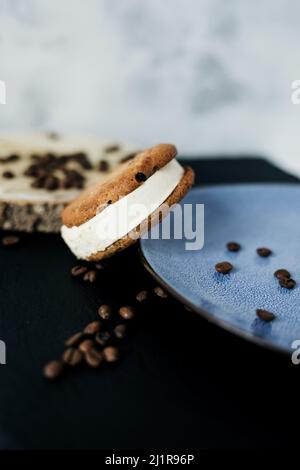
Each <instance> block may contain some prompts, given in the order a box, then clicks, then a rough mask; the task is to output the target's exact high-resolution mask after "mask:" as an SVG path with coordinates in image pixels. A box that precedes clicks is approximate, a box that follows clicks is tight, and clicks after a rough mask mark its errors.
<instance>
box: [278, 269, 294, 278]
mask: <svg viewBox="0 0 300 470" xmlns="http://www.w3.org/2000/svg"><path fill="white" fill-rule="evenodd" d="M274 276H275V277H277V279H290V277H291V274H290V273H289V271H288V270H287V269H277V271H275V273H274Z"/></svg>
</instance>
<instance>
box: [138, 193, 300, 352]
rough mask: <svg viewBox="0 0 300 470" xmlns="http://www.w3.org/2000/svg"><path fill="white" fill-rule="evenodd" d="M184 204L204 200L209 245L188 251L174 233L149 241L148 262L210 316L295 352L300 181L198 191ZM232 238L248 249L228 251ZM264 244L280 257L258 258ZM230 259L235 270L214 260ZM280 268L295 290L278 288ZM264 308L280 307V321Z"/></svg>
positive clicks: (145, 245)
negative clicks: (225, 270) (219, 268)
mask: <svg viewBox="0 0 300 470" xmlns="http://www.w3.org/2000/svg"><path fill="white" fill-rule="evenodd" d="M184 202H185V203H190V204H193V205H195V204H197V203H202V204H204V205H205V243H204V247H203V249H202V250H200V251H187V250H185V242H186V240H184V239H183V240H175V239H174V238H173V237H171V239H170V240H162V239H158V240H157V239H153V238H148V239H143V240H142V241H141V247H142V253H143V256H144V259H145V261H146V265H147V267H148V268H149V269H150V270H151V271H152V272H153V273H154V274H155V275H156V276H157V278H158V279H159V280H160V281H161V283H162V284H164V285H165V287H167V288H168V289H169V290H171V291H172V292H173V293H174V294H175V295H177V296H178V297H179V298H180V299H181V300H182V301H184V302H185V303H186V304H187V305H190V306H191V307H192V308H193V309H194V310H196V311H197V312H199V313H201V314H203V315H205V316H206V317H207V318H208V319H209V320H211V321H213V322H215V323H217V324H219V325H221V326H222V327H224V328H226V329H228V330H230V331H232V332H235V333H237V334H240V335H242V336H244V337H247V338H248V339H251V340H254V341H256V342H258V343H260V344H262V345H265V346H269V347H272V348H276V349H280V350H283V351H291V343H292V342H293V341H294V340H295V339H299V340H300V185H298V184H295V185H294V184H292V185H277V184H276V185H274V184H269V185H266V184H265V185H254V184H252V185H231V186H215V187H209V188H206V189H194V190H192V191H191V192H190V193H189V194H188V195H187V197H186V198H185V199H184ZM171 219H172V217H171ZM171 226H172V222H171ZM158 229H159V227H156V228H155V229H154V230H153V233H156V234H157V230H158ZM171 233H172V232H171ZM229 241H237V242H239V243H240V244H241V245H242V249H241V250H240V251H239V252H237V253H231V252H229V251H228V250H227V249H226V243H227V242H229ZM262 246H266V247H268V248H270V249H271V250H272V251H273V254H272V255H271V256H270V257H268V258H261V257H259V256H258V255H257V254H256V248H258V247H262ZM225 260H227V261H229V262H231V263H232V264H233V265H234V269H233V271H232V272H231V273H230V274H228V275H222V274H218V273H216V272H215V269H214V266H215V264H216V263H218V262H220V261H225ZM279 268H286V269H288V270H289V271H290V272H291V274H292V277H293V278H294V279H295V280H296V282H297V285H296V287H295V288H294V289H293V290H287V289H284V288H282V287H280V286H279V283H278V281H277V279H276V278H275V277H274V272H275V271H276V270H277V269H279ZM257 308H262V309H266V310H270V311H271V312H274V313H275V314H276V316H277V318H276V320H275V321H273V322H270V323H265V322H263V321H262V320H260V319H258V318H257V317H256V314H255V311H256V309H257Z"/></svg>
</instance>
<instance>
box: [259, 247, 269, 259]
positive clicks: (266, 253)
mask: <svg viewBox="0 0 300 470" xmlns="http://www.w3.org/2000/svg"><path fill="white" fill-rule="evenodd" d="M256 253H257V254H258V255H259V256H261V257H262V258H267V257H268V256H270V255H271V254H272V251H271V250H270V249H269V248H257V250H256Z"/></svg>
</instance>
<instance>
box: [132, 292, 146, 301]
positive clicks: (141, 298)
mask: <svg viewBox="0 0 300 470" xmlns="http://www.w3.org/2000/svg"><path fill="white" fill-rule="evenodd" d="M135 298H136V300H137V301H138V302H144V301H145V300H147V299H148V298H149V292H148V291H147V290H141V292H139V293H138V294H137V295H136V297H135Z"/></svg>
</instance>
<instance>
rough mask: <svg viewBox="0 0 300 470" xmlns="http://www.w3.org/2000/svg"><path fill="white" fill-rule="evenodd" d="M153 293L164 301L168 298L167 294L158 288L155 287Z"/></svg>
mask: <svg viewBox="0 0 300 470" xmlns="http://www.w3.org/2000/svg"><path fill="white" fill-rule="evenodd" d="M154 293H155V294H156V295H157V296H158V297H161V298H162V299H166V298H167V297H168V294H167V293H166V292H165V291H164V290H163V289H162V288H161V287H160V286H157V287H155V289H154Z"/></svg>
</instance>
